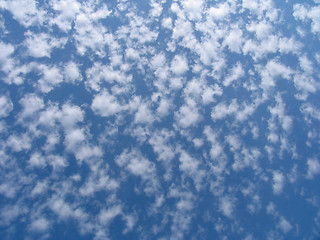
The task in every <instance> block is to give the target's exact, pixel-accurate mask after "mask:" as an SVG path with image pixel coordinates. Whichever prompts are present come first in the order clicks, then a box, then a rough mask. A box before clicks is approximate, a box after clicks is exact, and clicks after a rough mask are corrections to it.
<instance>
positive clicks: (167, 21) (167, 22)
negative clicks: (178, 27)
mask: <svg viewBox="0 0 320 240" xmlns="http://www.w3.org/2000/svg"><path fill="white" fill-rule="evenodd" d="M162 26H163V27H165V28H168V29H172V19H171V18H170V17H168V18H164V19H163V20H162Z"/></svg>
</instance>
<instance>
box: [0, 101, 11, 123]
mask: <svg viewBox="0 0 320 240" xmlns="http://www.w3.org/2000/svg"><path fill="white" fill-rule="evenodd" d="M12 109H13V103H12V102H11V100H10V98H9V97H7V96H1V97H0V118H3V117H7V116H8V115H9V113H10V112H11V111H12Z"/></svg>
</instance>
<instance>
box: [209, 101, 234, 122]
mask: <svg viewBox="0 0 320 240" xmlns="http://www.w3.org/2000/svg"><path fill="white" fill-rule="evenodd" d="M238 109H239V105H238V103H237V101H236V100H235V99H233V100H232V102H231V103H230V104H229V105H226V103H224V102H221V103H218V104H217V105H216V106H215V107H214V108H213V109H212V112H211V118H212V119H213V120H220V119H223V118H225V117H227V116H228V115H231V114H234V113H235V112H237V111H238Z"/></svg>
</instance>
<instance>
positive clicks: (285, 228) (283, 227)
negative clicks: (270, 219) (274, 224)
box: [278, 217, 292, 233]
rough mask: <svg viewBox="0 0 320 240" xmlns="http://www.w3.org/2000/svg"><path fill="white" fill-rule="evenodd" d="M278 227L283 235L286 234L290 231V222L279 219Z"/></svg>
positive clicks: (282, 218)
mask: <svg viewBox="0 0 320 240" xmlns="http://www.w3.org/2000/svg"><path fill="white" fill-rule="evenodd" d="M278 227H279V228H280V230H281V231H282V232H283V233H288V232H289V231H290V230H291V229H292V226H291V224H290V222H289V221H288V220H287V219H285V218H284V217H281V218H280V221H279V225H278Z"/></svg>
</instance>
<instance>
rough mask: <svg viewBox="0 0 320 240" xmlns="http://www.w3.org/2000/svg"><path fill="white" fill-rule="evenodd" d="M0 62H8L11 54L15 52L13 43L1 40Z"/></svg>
mask: <svg viewBox="0 0 320 240" xmlns="http://www.w3.org/2000/svg"><path fill="white" fill-rule="evenodd" d="M0 52H1V55H0V64H1V65H2V64H3V63H4V62H6V61H7V60H8V58H9V56H10V55H11V54H12V53H13V52H14V46H13V45H11V44H7V43H3V42H0Z"/></svg>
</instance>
